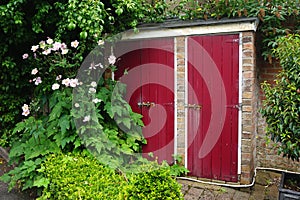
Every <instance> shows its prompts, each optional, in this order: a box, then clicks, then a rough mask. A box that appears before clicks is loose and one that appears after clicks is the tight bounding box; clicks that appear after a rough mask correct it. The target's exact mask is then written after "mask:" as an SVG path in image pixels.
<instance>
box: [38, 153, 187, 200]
mask: <svg viewBox="0 0 300 200" xmlns="http://www.w3.org/2000/svg"><path fill="white" fill-rule="evenodd" d="M141 168H143V169H142V171H143V170H145V171H146V172H140V173H136V174H128V176H129V177H127V175H125V174H123V173H121V172H119V173H117V172H116V171H114V170H112V169H110V168H107V167H104V166H103V165H101V164H99V162H98V160H96V159H94V158H92V157H90V156H86V155H83V154H81V155H80V154H75V155H74V154H67V155H63V154H56V155H55V154H53V155H49V156H48V157H47V159H46V161H45V162H44V163H43V164H42V166H41V168H40V169H38V171H39V173H40V174H39V179H38V180H37V181H35V182H34V184H35V185H36V186H40V187H44V189H43V192H42V196H41V197H39V198H38V199H40V200H42V199H109V200H110V199H120V200H123V199H183V198H182V194H181V192H180V185H179V184H178V183H177V182H176V180H175V179H174V178H172V177H171V176H170V172H169V169H168V168H158V166H157V164H155V163H148V164H146V165H142V166H141Z"/></svg>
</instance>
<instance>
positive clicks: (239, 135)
mask: <svg viewBox="0 0 300 200" xmlns="http://www.w3.org/2000/svg"><path fill="white" fill-rule="evenodd" d="M232 34H238V35H239V41H238V42H239V49H238V54H239V55H238V60H239V66H238V68H239V89H238V99H239V102H238V104H239V105H242V86H243V85H242V82H243V80H242V79H243V75H242V67H243V63H242V61H243V58H242V33H241V32H239V33H234V32H231V33H219V34H214V35H232ZM193 36H205V35H193ZM188 37H189V36H187V37H185V41H184V43H185V48H184V49H185V58H186V59H185V63H184V65H185V77H184V79H185V82H186V83H188V59H187V58H188ZM185 91H186V92H185V97H184V100H185V102H184V104H185V105H187V104H188V103H189V102H188V95H189V90H188V84H185ZM185 133H186V134H185V158H184V159H185V160H184V163H185V167H186V168H188V148H189V147H188V108H185ZM241 141H242V109H239V111H238V152H237V157H238V164H237V167H238V168H237V175H240V174H241V169H242V165H241V160H242V156H241V155H242V147H241Z"/></svg>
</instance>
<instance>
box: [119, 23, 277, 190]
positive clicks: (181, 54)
mask: <svg viewBox="0 0 300 200" xmlns="http://www.w3.org/2000/svg"><path fill="white" fill-rule="evenodd" d="M257 27H258V20H257V19H256V18H243V19H242V18H240V19H222V20H213V21H202V20H201V21H197V20H196V21H190V22H182V21H176V20H175V21H174V20H171V21H166V22H165V23H162V24H153V25H151V24H150V25H144V26H141V27H140V28H139V32H138V33H134V32H133V31H128V32H125V33H124V34H123V36H122V42H121V43H120V44H119V46H118V48H116V49H115V50H114V51H115V52H114V53H115V54H116V55H117V57H119V59H118V62H117V65H118V69H119V70H118V71H117V72H116V73H115V77H116V78H117V79H120V81H121V82H124V83H126V84H127V100H128V101H129V103H130V105H131V107H132V109H133V110H134V111H136V112H138V113H141V114H142V115H143V121H144V124H145V127H144V128H143V134H144V136H145V137H146V139H147V141H148V144H147V145H146V146H145V147H144V148H143V153H144V154H145V156H147V155H148V153H150V152H153V154H154V156H155V157H156V158H157V159H158V161H162V160H167V161H168V162H169V163H172V162H174V161H173V157H172V155H180V156H182V157H183V158H184V164H185V166H186V167H187V168H188V169H189V170H190V174H189V175H190V176H193V177H197V178H204V179H210V180H218V181H225V182H240V183H241V184H249V183H251V181H252V178H253V175H254V169H255V167H256V166H257V165H263V164H264V163H263V162H261V161H259V160H257V158H259V159H261V158H262V159H263V160H266V155H265V152H264V151H265V150H264V148H261V146H258V147H257V144H259V145H261V143H263V137H262V135H263V133H262V132H263V120H262V119H260V118H259V114H258V108H259V105H260V98H258V97H259V95H260V86H259V84H260V82H261V79H260V77H262V76H264V75H263V73H264V72H269V71H268V70H267V69H266V68H262V69H261V70H259V69H258V67H257V59H256V30H257ZM259 63H260V64H261V63H262V62H259ZM125 70H126V72H127V73H126V75H124V71H125ZM264 70H266V71H264ZM259 72H261V74H259ZM272 72H273V71H272ZM258 119H260V120H258ZM258 131H260V133H258ZM257 150H260V152H258V153H257ZM257 154H258V156H257ZM264 156H265V157H264Z"/></svg>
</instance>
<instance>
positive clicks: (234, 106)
mask: <svg viewBox="0 0 300 200" xmlns="http://www.w3.org/2000/svg"><path fill="white" fill-rule="evenodd" d="M242 107H243V105H242V104H241V103H239V104H235V105H226V108H235V109H238V110H242Z"/></svg>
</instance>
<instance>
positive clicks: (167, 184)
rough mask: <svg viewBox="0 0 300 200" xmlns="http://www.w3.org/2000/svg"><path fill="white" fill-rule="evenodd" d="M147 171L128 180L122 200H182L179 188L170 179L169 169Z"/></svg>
mask: <svg viewBox="0 0 300 200" xmlns="http://www.w3.org/2000/svg"><path fill="white" fill-rule="evenodd" d="M148 170H149V171H147V172H144V173H138V174H135V175H133V176H132V177H130V178H129V184H128V185H127V186H125V189H124V190H123V193H122V199H129V200H130V199H153V200H155V199H170V200H171V199H183V195H182V193H181V192H180V188H181V187H180V185H179V184H178V183H177V182H176V180H175V179H174V178H172V177H171V174H170V170H169V168H160V169H153V170H152V169H148Z"/></svg>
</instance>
